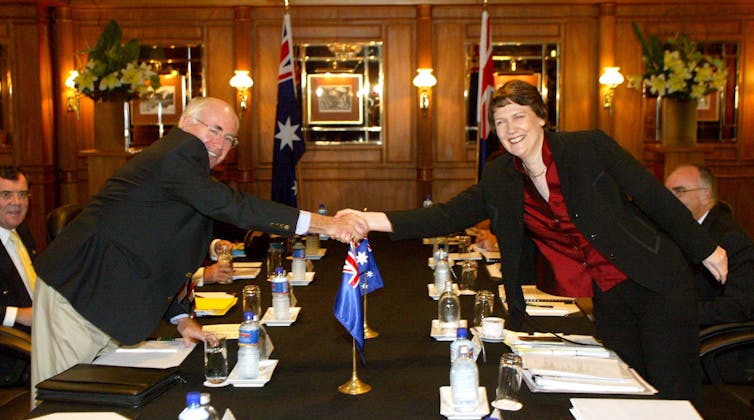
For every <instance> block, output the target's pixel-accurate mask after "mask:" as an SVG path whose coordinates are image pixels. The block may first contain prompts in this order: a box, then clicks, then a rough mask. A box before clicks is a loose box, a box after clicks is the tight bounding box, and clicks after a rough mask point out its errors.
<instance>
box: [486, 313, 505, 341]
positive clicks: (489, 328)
mask: <svg viewBox="0 0 754 420" xmlns="http://www.w3.org/2000/svg"><path fill="white" fill-rule="evenodd" d="M482 334H484V336H485V337H490V338H498V337H502V336H503V318H498V317H495V316H488V317H485V318H482Z"/></svg>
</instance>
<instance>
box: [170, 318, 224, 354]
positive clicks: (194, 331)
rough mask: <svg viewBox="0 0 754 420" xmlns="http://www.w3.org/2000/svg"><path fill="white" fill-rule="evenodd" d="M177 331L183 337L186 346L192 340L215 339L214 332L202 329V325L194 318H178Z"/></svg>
mask: <svg viewBox="0 0 754 420" xmlns="http://www.w3.org/2000/svg"><path fill="white" fill-rule="evenodd" d="M178 332H179V333H180V334H181V337H183V345H184V346H186V347H188V346H190V345H191V343H193V342H194V341H204V340H210V342H212V341H213V340H215V341H216V340H217V337H216V336H215V334H213V333H211V332H206V331H202V326H201V324H199V323H198V322H196V321H195V320H193V319H191V318H189V317H186V318H181V319H179V320H178Z"/></svg>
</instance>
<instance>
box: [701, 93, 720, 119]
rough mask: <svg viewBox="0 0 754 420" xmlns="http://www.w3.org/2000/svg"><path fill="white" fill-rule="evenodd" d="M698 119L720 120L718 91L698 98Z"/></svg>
mask: <svg viewBox="0 0 754 420" xmlns="http://www.w3.org/2000/svg"><path fill="white" fill-rule="evenodd" d="M696 119H697V120H698V121H718V120H720V92H712V93H710V94H708V95H704V96H702V97H701V98H699V100H698V102H697V105H696Z"/></svg>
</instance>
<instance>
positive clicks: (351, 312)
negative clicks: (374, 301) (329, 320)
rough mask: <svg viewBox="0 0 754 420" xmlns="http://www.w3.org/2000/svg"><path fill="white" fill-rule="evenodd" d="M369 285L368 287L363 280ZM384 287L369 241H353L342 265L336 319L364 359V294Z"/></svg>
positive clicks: (335, 310)
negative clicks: (362, 298) (356, 242)
mask: <svg viewBox="0 0 754 420" xmlns="http://www.w3.org/2000/svg"><path fill="white" fill-rule="evenodd" d="M364 281H366V284H367V286H368V288H367V289H366V290H365V288H364V287H363V282H364ZM382 286H383V283H382V277H381V276H380V272H379V270H378V269H377V264H376V263H375V261H374V257H373V255H372V249H371V248H370V247H369V241H368V240H366V239H363V240H362V241H361V242H360V243H359V245H358V246H356V244H355V243H354V242H351V244H350V245H349V246H348V255H346V262H345V264H343V281H342V283H341V284H340V291H338V296H337V297H336V298H335V309H334V312H335V318H337V319H338V321H340V323H341V324H343V326H344V327H346V329H347V330H348V332H349V333H350V334H351V336H352V337H353V339H354V341H355V342H356V347H357V348H358V349H359V354H360V355H361V360H362V361H363V360H364V311H363V309H362V301H361V296H362V294H364V293H370V292H372V291H373V290H376V289H379V288H381V287H382Z"/></svg>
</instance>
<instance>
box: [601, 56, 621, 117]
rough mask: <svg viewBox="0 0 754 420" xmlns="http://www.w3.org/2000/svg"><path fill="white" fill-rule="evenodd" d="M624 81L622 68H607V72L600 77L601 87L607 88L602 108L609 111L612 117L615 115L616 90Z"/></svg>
mask: <svg viewBox="0 0 754 420" xmlns="http://www.w3.org/2000/svg"><path fill="white" fill-rule="evenodd" d="M624 80H625V79H624V77H623V75H622V74H621V73H620V67H605V71H604V72H603V73H602V75H601V76H600V85H602V86H603V87H604V88H605V94H604V96H603V98H602V107H603V108H607V109H609V110H610V115H613V99H614V96H615V88H617V87H618V86H619V85H620V84H621V83H623V81H624Z"/></svg>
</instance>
